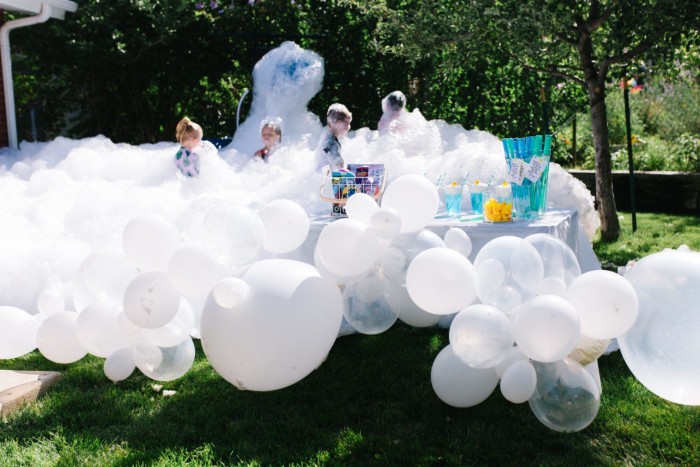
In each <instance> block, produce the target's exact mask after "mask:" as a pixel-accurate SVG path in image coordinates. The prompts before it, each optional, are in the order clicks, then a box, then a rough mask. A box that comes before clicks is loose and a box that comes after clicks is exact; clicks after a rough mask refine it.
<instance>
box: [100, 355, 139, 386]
mask: <svg viewBox="0 0 700 467" xmlns="http://www.w3.org/2000/svg"><path fill="white" fill-rule="evenodd" d="M135 369H136V364H135V363H134V358H133V357H132V354H131V347H124V348H121V349H118V350H115V351H114V352H112V353H111V354H110V355H109V357H107V359H106V360H105V363H104V372H105V376H106V377H107V378H109V379H110V380H112V381H114V382H117V381H124V380H125V379H126V378H128V377H129V376H131V374H132V373H133V372H134V370H135Z"/></svg>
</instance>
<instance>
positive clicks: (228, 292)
mask: <svg viewBox="0 0 700 467" xmlns="http://www.w3.org/2000/svg"><path fill="white" fill-rule="evenodd" d="M211 293H212V296H213V297H214V301H216V304H217V305H219V306H220V307H221V308H235V307H236V306H238V305H239V304H241V303H243V302H244V301H245V300H246V298H248V294H249V293H250V287H249V286H248V284H247V283H246V281H244V280H243V279H241V278H239V277H227V278H226V279H222V280H220V281H219V282H217V283H216V285H215V286H214V288H213V289H212V291H211Z"/></svg>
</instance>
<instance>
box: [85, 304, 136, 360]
mask: <svg viewBox="0 0 700 467" xmlns="http://www.w3.org/2000/svg"><path fill="white" fill-rule="evenodd" d="M121 311H122V310H121V308H120V307H119V306H118V305H115V304H114V303H110V302H105V301H97V302H95V303H92V304H91V305H89V306H88V307H87V308H85V309H84V310H83V311H81V312H80V314H79V315H78V319H77V320H76V323H75V330H76V333H77V335H78V339H80V342H81V343H82V344H83V345H84V346H85V348H86V349H87V350H88V352H90V353H91V354H92V355H95V356H97V357H101V358H107V357H108V356H109V355H110V354H112V353H113V352H114V351H116V350H118V349H121V348H122V347H127V346H128V345H129V341H130V338H129V336H128V335H127V334H124V333H122V332H121V331H120V330H119V325H118V319H119V315H120V314H121Z"/></svg>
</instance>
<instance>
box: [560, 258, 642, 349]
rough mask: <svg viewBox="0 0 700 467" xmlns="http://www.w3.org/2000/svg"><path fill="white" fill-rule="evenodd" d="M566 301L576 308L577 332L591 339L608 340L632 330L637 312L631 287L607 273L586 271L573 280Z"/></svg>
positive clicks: (637, 306)
mask: <svg viewBox="0 0 700 467" xmlns="http://www.w3.org/2000/svg"><path fill="white" fill-rule="evenodd" d="M566 299H567V300H568V301H569V302H570V303H571V304H572V305H573V306H574V308H576V311H577V312H578V315H579V319H580V320H581V332H582V333H583V334H585V335H587V336H588V337H592V338H593V339H612V338H613V337H618V336H620V335H622V334H624V333H625V332H627V330H628V329H629V328H630V327H632V324H634V321H635V319H637V313H638V312H639V300H638V299H637V293H636V292H635V290H634V287H632V285H631V284H630V283H629V282H628V281H627V280H626V279H625V278H624V277H622V276H621V275H619V274H615V273H614V272H611V271H604V270H597V271H590V272H587V273H585V274H583V275H581V276H579V277H578V278H577V279H576V280H574V281H573V282H572V283H571V285H570V286H569V290H568V292H567V294H566Z"/></svg>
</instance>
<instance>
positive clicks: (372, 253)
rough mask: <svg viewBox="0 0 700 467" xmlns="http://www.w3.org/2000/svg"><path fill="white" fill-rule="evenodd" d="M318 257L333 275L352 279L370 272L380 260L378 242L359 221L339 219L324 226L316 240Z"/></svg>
mask: <svg viewBox="0 0 700 467" xmlns="http://www.w3.org/2000/svg"><path fill="white" fill-rule="evenodd" d="M317 248H318V254H319V258H320V260H321V262H322V263H323V265H324V266H325V267H326V268H328V270H329V271H330V272H332V273H334V274H338V275H340V276H354V275H358V274H362V273H364V272H367V271H369V270H370V268H371V267H372V266H373V265H374V263H375V262H376V261H377V258H378V257H379V251H380V248H379V239H378V238H377V236H376V235H374V233H373V232H372V231H371V230H370V229H369V228H368V227H367V225H366V224H363V223H362V222H360V221H357V220H354V219H339V220H337V221H334V222H332V223H330V224H328V225H326V226H325V227H324V228H323V230H322V231H321V234H320V235H319V237H318V244H317Z"/></svg>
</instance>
